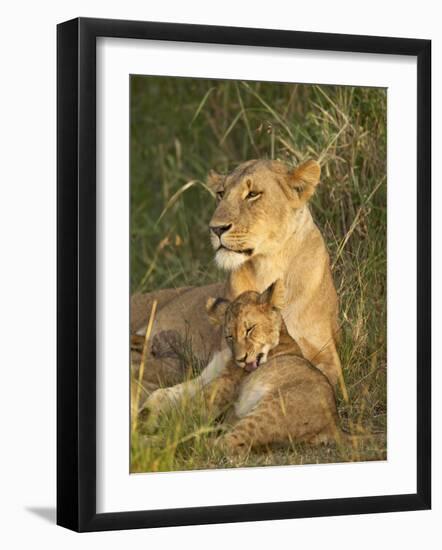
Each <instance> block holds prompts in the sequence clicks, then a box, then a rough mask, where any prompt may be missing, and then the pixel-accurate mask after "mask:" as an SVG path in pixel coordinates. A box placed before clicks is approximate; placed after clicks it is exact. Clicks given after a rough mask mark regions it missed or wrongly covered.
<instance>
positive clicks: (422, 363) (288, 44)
mask: <svg viewBox="0 0 442 550" xmlns="http://www.w3.org/2000/svg"><path fill="white" fill-rule="evenodd" d="M97 37H117V38H133V39H151V40H167V41H182V42H196V43H211V44H229V45H247V46H267V47H273V48H279V47H284V48H301V49H309V50H324V51H336V52H358V53H377V54H394V55H405V56H414V57H416V58H417V136H416V147H417V174H416V177H417V222H418V230H417V358H416V365H417V395H416V399H417V472H416V476H417V492H416V493H415V494H398V495H385V496H373V497H361V498H337V499H326V500H310V501H298V502H297V501H294V502H273V503H260V504H241V505H227V506H209V507H200V508H181V509H167V510H139V511H134V512H118V513H97V512H96V322H97V316H96V290H97V289H96V252H97V249H96V240H95V234H96V39H97ZM57 49H58V57H57V96H58V99H57V142H58V145H57V182H58V196H57V227H58V239H57V255H58V260H57V281H58V283H57V325H58V331H57V332H58V333H57V365H58V366H57V523H58V524H59V525H61V526H64V527H67V528H69V529H73V530H75V531H102V530H110V529H133V528H143V527H162V526H176V525H195V524H209V523H225V522H242V521H259V520H272V519H285V518H301V517H318V516H326V515H346V514H368V513H379V512H396V511H407V510H425V509H429V508H430V506H431V418H430V411H431V391H430V390H431V372H430V369H431V351H430V350H431V341H430V339H431V336H430V335H431V330H430V328H431V311H430V307H431V302H430V299H431V295H430V293H431V290H430V284H431V235H430V227H431V174H430V167H431V41H429V40H416V39H408V38H387V37H375V36H352V35H338V34H324V33H311V32H296V31H283V30H263V29H253V28H235V27H218V26H202V25H184V24H172V23H159V22H140V21H120V20H107V19H88V18H86V19H85V18H79V19H74V20H71V21H67V22H64V23H61V24H60V25H58V28H57Z"/></svg>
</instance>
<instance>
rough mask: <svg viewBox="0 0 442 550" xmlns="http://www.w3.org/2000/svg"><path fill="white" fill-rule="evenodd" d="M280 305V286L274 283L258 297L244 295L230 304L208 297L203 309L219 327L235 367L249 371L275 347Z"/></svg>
mask: <svg viewBox="0 0 442 550" xmlns="http://www.w3.org/2000/svg"><path fill="white" fill-rule="evenodd" d="M284 304H285V289H284V285H283V283H282V281H281V280H277V281H276V282H275V283H273V284H272V285H271V286H269V288H268V289H267V290H265V291H264V292H263V293H262V294H259V292H253V291H248V292H244V293H243V294H241V295H240V296H238V298H236V299H235V300H234V301H233V302H229V301H228V300H225V299H223V298H217V299H215V298H209V300H208V301H207V306H206V309H207V313H208V315H209V318H210V320H211V321H212V322H213V323H215V324H221V325H223V329H224V337H225V339H226V342H227V344H228V346H229V347H230V349H231V350H232V357H233V359H234V361H235V362H236V364H237V365H238V366H239V367H241V368H243V369H245V370H247V371H249V372H251V371H253V370H255V369H257V368H258V367H259V365H262V364H263V363H265V362H266V361H267V356H268V353H269V351H270V350H272V349H273V348H275V347H276V346H277V345H278V344H279V333H280V330H281V323H282V316H281V311H280V310H281V309H282V308H283V307H284Z"/></svg>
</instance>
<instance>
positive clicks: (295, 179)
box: [289, 160, 321, 203]
mask: <svg viewBox="0 0 442 550" xmlns="http://www.w3.org/2000/svg"><path fill="white" fill-rule="evenodd" d="M320 176H321V167H320V166H319V163H318V162H316V161H315V160H308V161H307V162H304V163H302V164H301V165H299V166H298V167H297V168H295V170H294V171H293V172H292V173H291V174H290V176H289V178H290V186H291V188H292V189H294V190H295V191H296V193H297V194H298V197H299V199H300V200H301V201H302V202H303V203H304V202H307V201H308V199H309V198H310V197H311V196H312V195H313V193H314V192H315V189H316V186H317V185H318V183H319V178H320Z"/></svg>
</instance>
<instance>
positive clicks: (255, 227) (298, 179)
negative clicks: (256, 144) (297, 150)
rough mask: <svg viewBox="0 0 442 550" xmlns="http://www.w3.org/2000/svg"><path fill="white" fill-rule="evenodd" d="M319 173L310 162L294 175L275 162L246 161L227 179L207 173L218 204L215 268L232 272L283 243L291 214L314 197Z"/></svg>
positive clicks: (213, 227) (292, 224) (213, 231)
mask: <svg viewBox="0 0 442 550" xmlns="http://www.w3.org/2000/svg"><path fill="white" fill-rule="evenodd" d="M320 173H321V169H320V167H319V164H318V163H317V162H316V161H313V160H310V161H307V162H305V163H303V164H301V165H300V166H298V167H297V168H295V169H289V168H288V167H287V166H286V165H285V164H283V163H282V162H279V161H269V160H250V161H248V162H244V163H243V164H240V165H239V166H238V167H237V168H235V170H233V172H231V173H230V174H228V175H226V176H221V175H220V174H216V173H215V172H213V171H212V172H210V174H209V178H208V185H209V187H211V188H212V189H213V190H214V192H215V193H216V196H217V200H218V205H217V207H216V210H215V213H214V214H213V216H212V219H211V220H210V238H211V241H212V245H213V248H214V249H215V251H216V256H215V258H216V262H217V263H218V265H219V266H220V267H222V268H223V269H227V270H231V269H235V268H237V267H239V266H240V265H241V264H242V263H244V262H245V261H247V260H248V259H250V258H252V257H254V256H256V255H259V254H263V255H268V254H269V253H271V252H273V251H274V249H275V244H277V243H281V244H282V243H284V241H285V240H286V239H287V238H288V237H289V236H290V235H292V234H293V233H294V231H295V230H296V222H297V219H296V215H295V214H296V211H299V210H300V209H302V208H303V207H304V205H305V203H306V202H307V201H308V199H309V198H310V197H311V196H312V195H313V193H314V191H315V188H316V185H317V184H318V182H319V177H320Z"/></svg>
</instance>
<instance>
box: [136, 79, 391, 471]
mask: <svg viewBox="0 0 442 550" xmlns="http://www.w3.org/2000/svg"><path fill="white" fill-rule="evenodd" d="M130 97H131V104H130V109H131V127H130V134H131V166H130V169H131V290H132V292H148V291H151V290H155V289H158V288H168V287H178V286H183V285H203V284H206V283H210V282H214V281H219V280H221V279H222V278H224V277H225V274H224V273H222V272H220V271H219V270H218V269H217V268H216V265H215V263H214V260H213V251H212V249H211V246H210V241H209V235H208V229H207V228H208V221H209V219H210V217H211V214H212V212H213V210H214V206H215V200H214V197H213V196H212V194H211V193H210V191H209V190H208V189H207V188H206V187H205V180H206V176H207V173H208V171H209V170H210V169H211V168H214V169H216V170H217V171H219V172H224V173H225V172H227V171H229V170H230V169H231V168H233V167H235V166H236V165H237V164H238V163H240V162H243V161H245V160H248V159H251V158H269V159H280V160H284V161H286V162H287V163H289V164H292V165H296V164H298V163H299V162H301V161H303V160H305V159H307V158H314V159H317V160H319V162H320V163H321V166H322V176H321V184H320V185H319V186H318V190H317V192H316V194H315V196H314V197H313V199H312V201H311V210H312V213H313V217H314V219H315V221H316V223H317V224H318V226H319V227H320V229H321V231H322V234H323V236H324V238H325V240H326V243H327V246H328V249H329V252H330V256H331V263H332V268H333V276H334V280H335V284H336V288H337V292H338V296H339V298H340V320H341V323H342V341H341V345H340V350H339V351H340V356H341V360H342V364H343V368H344V376H345V379H346V383H347V389H348V392H349V396H350V401H349V403H344V402H343V401H342V400H339V402H338V405H339V411H340V415H341V418H342V422H343V425H344V426H345V427H346V428H347V429H349V430H350V431H352V432H364V433H369V432H371V433H373V432H376V433H377V434H378V435H377V436H376V437H375V438H373V439H367V441H365V442H364V443H362V444H361V443H356V442H354V444H353V445H352V446H351V447H341V446H336V447H331V448H330V447H328V448H324V447H323V448H316V449H312V448H308V447H307V446H302V445H289V446H287V447H285V448H279V449H267V450H265V451H263V452H262V453H253V454H251V455H249V456H248V457H247V458H246V459H245V460H244V459H241V460H235V459H228V458H227V457H224V456H220V455H219V454H217V452H216V451H214V449H213V445H211V441H212V437H213V432H214V430H215V429H216V426H214V425H213V423H210V422H208V421H207V419H205V418H204V417H203V415H202V414H201V410H202V408H203V407H199V406H198V403H189V404H188V405H187V406H186V408H185V410H183V411H175V412H174V413H172V414H171V415H169V416H168V417H166V418H164V419H163V420H162V424H161V425H160V429H159V431H158V433H157V434H156V435H155V437H153V438H152V437H151V438H146V437H143V436H141V435H140V434H139V433H138V430H135V431H134V432H133V434H132V454H131V458H132V471H135V472H140V471H162V470H186V469H196V468H214V467H224V466H245V465H266V464H300V463H312V462H318V463H322V462H342V461H348V460H379V459H385V458H386V420H387V417H386V413H387V403H386V399H387V396H386V393H387V392H386V378H387V370H386V369H387V363H386V267H387V264H386V261H387V259H386V252H387V246H386V245H387V243H386V238H387V225H386V224H387V215H386V207H387V182H386V144H387V135H386V128H387V126H386V116H387V112H386V111H387V92H386V90H385V89H379V88H355V87H344V86H322V85H321V86H319V85H304V84H285V83H270V82H239V81H223V80H206V79H186V78H176V77H146V76H132V78H131V96H130ZM146 368H148V365H146Z"/></svg>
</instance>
